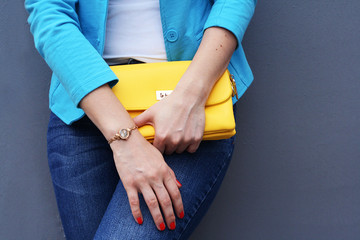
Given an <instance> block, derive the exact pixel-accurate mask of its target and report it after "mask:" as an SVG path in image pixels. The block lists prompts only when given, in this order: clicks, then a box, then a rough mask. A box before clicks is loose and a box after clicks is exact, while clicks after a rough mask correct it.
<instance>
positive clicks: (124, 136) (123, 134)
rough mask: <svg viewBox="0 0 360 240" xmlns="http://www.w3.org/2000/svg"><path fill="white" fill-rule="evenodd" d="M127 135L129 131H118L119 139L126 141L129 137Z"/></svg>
mask: <svg viewBox="0 0 360 240" xmlns="http://www.w3.org/2000/svg"><path fill="white" fill-rule="evenodd" d="M129 133H130V132H129V130H127V129H121V131H120V137H121V139H127V138H128V137H129V135H130V134H129Z"/></svg>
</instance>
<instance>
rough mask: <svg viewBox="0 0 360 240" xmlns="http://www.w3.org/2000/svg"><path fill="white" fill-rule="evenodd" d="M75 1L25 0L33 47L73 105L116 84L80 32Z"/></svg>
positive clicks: (107, 67)
mask: <svg viewBox="0 0 360 240" xmlns="http://www.w3.org/2000/svg"><path fill="white" fill-rule="evenodd" d="M77 2H78V0H26V1H25V8H26V10H27V11H28V12H29V18H28V23H29V24H30V30H31V32H32V34H33V36H34V42H35V47H36V48H37V50H38V51H39V53H40V55H41V56H42V57H43V58H44V59H45V61H46V63H47V64H48V65H49V67H50V68H51V70H52V71H53V72H54V74H55V75H56V76H57V78H58V79H59V80H60V82H61V84H62V85H63V86H64V88H65V89H66V91H67V93H68V94H69V96H70V98H71V99H72V101H73V102H74V104H75V105H76V106H78V104H79V102H80V101H81V99H82V98H83V97H84V96H85V95H87V94H88V93H89V92H91V91H92V90H94V89H96V88H98V87H99V86H101V85H103V84H105V83H110V85H111V86H113V85H115V84H116V82H117V79H116V76H115V74H114V73H113V72H112V71H111V69H110V68H109V66H108V65H107V64H106V62H105V61H104V60H103V58H102V57H101V55H100V54H99V53H98V51H97V50H96V49H95V48H94V47H93V46H92V45H91V44H90V42H89V41H88V40H87V39H86V38H85V36H84V35H83V34H82V32H81V27H80V23H79V19H78V15H77V13H76V11H75V9H76V4H77Z"/></svg>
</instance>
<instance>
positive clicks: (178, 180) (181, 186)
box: [176, 179, 182, 187]
mask: <svg viewBox="0 0 360 240" xmlns="http://www.w3.org/2000/svg"><path fill="white" fill-rule="evenodd" d="M176 182H177V183H178V184H179V186H180V187H182V184H181V183H180V182H179V180H177V179H176Z"/></svg>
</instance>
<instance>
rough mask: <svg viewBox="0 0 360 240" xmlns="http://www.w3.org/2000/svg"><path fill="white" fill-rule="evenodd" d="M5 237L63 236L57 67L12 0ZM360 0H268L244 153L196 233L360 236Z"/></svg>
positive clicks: (0, 175) (5, 59)
mask: <svg viewBox="0 0 360 240" xmlns="http://www.w3.org/2000/svg"><path fill="white" fill-rule="evenodd" d="M0 10H1V14H0V40H1V41H0V73H1V75H0V76H1V81H0V239H62V237H63V234H62V230H61V225H60V220H59V216H58V213H57V209H56V204H55V198H54V194H53V190H52V185H51V181H50V175H49V171H48V168H47V160H46V143H45V134H46V125H47V118H48V114H49V111H48V107H47V104H48V102H47V101H48V100H47V91H48V87H49V78H50V71H49V69H48V67H47V66H46V64H45V63H44V61H43V60H42V59H41V58H40V56H39V54H38V53H37V52H36V51H35V49H34V46H33V41H32V38H31V36H30V34H29V28H28V26H27V24H26V17H27V14H26V12H25V10H24V8H23V1H20V0H16V1H15V0H1V2H0ZM359 29H360V1H358V0H347V1H343V0H333V1H325V0H318V1H310V0H304V1H298V0H272V1H259V3H258V7H257V9H256V13H255V16H254V19H253V21H252V23H251V25H250V27H249V29H248V31H247V34H246V36H245V39H244V42H243V43H244V46H245V50H246V52H247V56H248V59H249V62H250V64H251V66H252V68H253V71H254V75H255V82H254V83H253V85H252V86H251V88H250V89H249V90H248V91H247V92H246V94H245V95H244V97H243V98H242V99H241V101H240V102H239V104H238V105H237V108H238V124H237V129H238V135H237V142H236V153H235V156H234V158H233V162H232V164H231V166H230V170H229V172H228V175H227V176H226V178H225V180H224V184H223V186H222V188H221V190H220V192H219V194H218V196H217V198H216V199H215V202H214V204H213V205H212V207H211V209H210V211H209V212H208V214H207V215H206V217H205V219H204V220H203V221H202V222H201V224H200V226H199V228H198V229H197V230H196V231H195V233H194V235H193V236H192V238H191V239H192V240H195V239H246V240H252V239H254V240H255V239H256V240H258V239H274V240H275V239H276V240H281V239H304V240H309V239H316V240H319V239H327V240H328V239H349V240H350V239H351V240H352V239H360V161H359V159H360V147H359V143H360V135H359V123H360V111H359V104H358V101H359V91H360V48H359V43H360V30H359Z"/></svg>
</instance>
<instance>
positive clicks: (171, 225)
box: [170, 222, 175, 230]
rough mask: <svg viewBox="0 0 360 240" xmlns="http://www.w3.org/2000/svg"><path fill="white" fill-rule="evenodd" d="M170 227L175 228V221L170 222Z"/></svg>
mask: <svg viewBox="0 0 360 240" xmlns="http://www.w3.org/2000/svg"><path fill="white" fill-rule="evenodd" d="M170 229H171V230H175V222H172V223H170Z"/></svg>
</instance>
